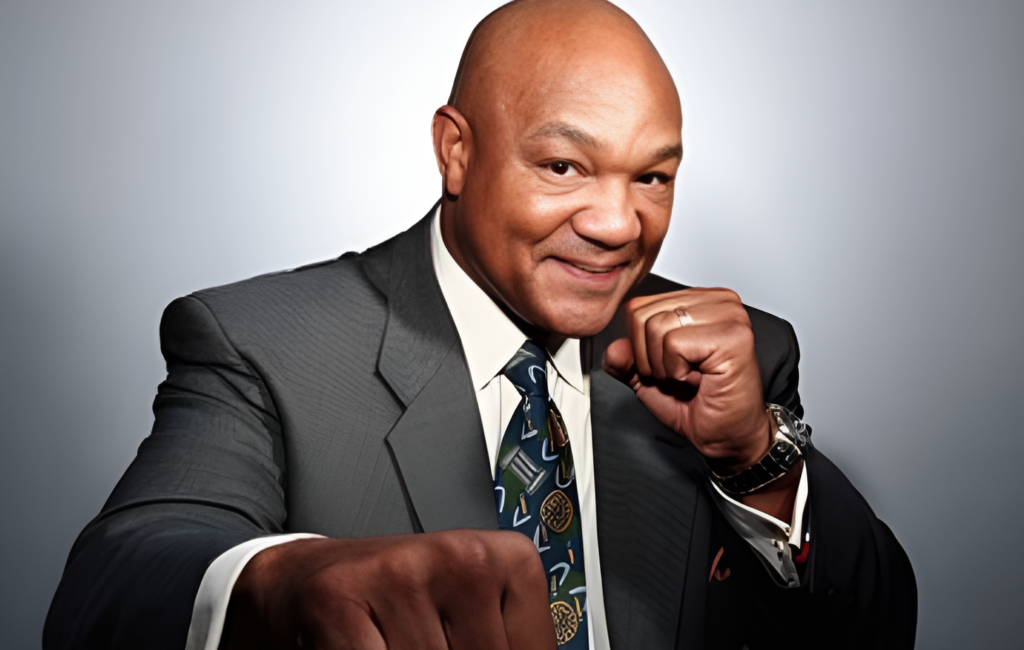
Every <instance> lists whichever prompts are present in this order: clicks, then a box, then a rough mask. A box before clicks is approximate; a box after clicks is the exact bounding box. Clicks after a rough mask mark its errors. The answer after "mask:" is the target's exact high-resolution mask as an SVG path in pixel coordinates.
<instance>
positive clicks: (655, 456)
mask: <svg viewBox="0 0 1024 650" xmlns="http://www.w3.org/2000/svg"><path fill="white" fill-rule="evenodd" d="M616 336H617V332H615V329H614V327H612V328H610V331H608V332H607V336H606V335H604V334H602V335H601V336H599V337H597V339H596V340H595V341H593V342H592V348H590V347H588V349H587V350H588V352H589V350H590V349H592V350H593V354H594V355H595V356H596V355H597V354H599V353H603V351H604V348H605V347H606V346H607V343H608V342H610V341H611V340H613V339H614V338H615V337H616ZM605 339H607V341H606V340H605ZM591 365H596V364H591V363H590V362H589V361H586V362H585V366H591ZM590 399H591V427H592V430H593V445H594V447H593V448H594V477H595V487H596V496H597V526H598V539H599V540H600V553H601V578H602V583H603V587H604V600H605V609H606V617H607V621H608V634H609V637H610V640H611V645H612V648H616V649H620V648H651V649H656V650H669V649H670V648H676V647H689V645H690V644H689V642H688V640H689V639H699V637H700V635H701V633H702V620H701V621H688V629H685V630H680V612H681V610H682V604H683V596H684V593H683V592H684V585H686V584H687V572H688V565H694V564H699V560H700V559H701V558H700V557H691V549H692V550H693V552H695V553H697V554H698V556H699V555H700V554H701V553H703V552H704V550H703V549H704V546H706V544H703V545H701V544H700V543H696V542H698V541H699V540H697V539H696V537H700V535H701V534H703V533H704V532H706V531H705V530H704V529H706V528H707V526H706V524H704V525H702V522H701V521H698V519H699V518H698V517H697V516H696V515H697V513H698V505H699V500H700V483H701V481H702V480H703V479H702V477H703V469H702V467H701V462H700V459H699V457H698V455H697V453H696V451H695V450H694V449H693V447H692V446H690V445H689V444H688V443H686V442H685V441H684V440H683V439H681V438H680V436H679V435H678V434H676V433H675V432H673V431H671V430H670V429H668V428H667V427H665V426H664V425H662V424H661V423H660V422H658V421H657V420H656V419H655V418H654V416H652V415H651V414H650V412H648V411H647V409H646V408H644V406H643V405H642V404H641V403H640V401H639V400H638V399H637V398H636V396H635V395H634V393H633V391H632V390H630V389H629V388H628V387H627V386H625V385H623V384H621V383H620V382H618V381H616V380H615V379H612V378H611V377H609V376H608V375H607V374H606V373H605V372H604V371H601V370H594V369H591V397H590ZM695 530H696V531H697V534H696V536H695V532H694V531H695ZM691 571H692V569H691ZM690 577H691V578H693V576H690ZM690 582H691V583H692V586H691V589H694V591H695V592H697V591H699V588H700V586H702V585H700V583H699V581H698V582H694V581H693V580H691V581H690ZM690 596H691V598H692V599H693V600H694V601H695V603H697V604H699V603H702V602H703V599H702V598H700V597H699V595H695V594H690ZM687 606H688V607H687V609H691V608H692V607H693V604H691V603H690V602H689V599H688V602H687ZM700 618H701V619H702V618H703V617H700ZM695 626H697V627H695ZM679 633H681V636H680V635H679ZM677 637H679V638H677ZM677 644H678V645H677Z"/></svg>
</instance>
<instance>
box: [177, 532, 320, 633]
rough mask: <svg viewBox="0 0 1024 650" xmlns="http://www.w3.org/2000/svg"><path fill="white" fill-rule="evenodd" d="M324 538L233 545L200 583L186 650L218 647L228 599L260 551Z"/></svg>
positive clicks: (295, 536)
mask: <svg viewBox="0 0 1024 650" xmlns="http://www.w3.org/2000/svg"><path fill="white" fill-rule="evenodd" d="M310 537H323V536H322V535H313V534H310V533H293V534H289V535H270V536H268V537H257V538H256V539H250V540H249V541H247V542H242V543H241V544H239V545H238V546H235V547H233V548H230V549H228V550H226V551H224V552H223V553H221V554H220V555H219V556H217V559H216V560H214V561H213V563H212V564H210V567H209V568H208V569H206V573H204V574H203V581H202V582H201V583H199V591H198V593H196V601H195V604H193V605H192V623H191V624H190V625H189V627H188V641H187V642H186V643H185V650H217V646H219V645H220V635H221V633H222V632H223V631H224V618H225V616H227V613H228V601H229V600H231V591H232V590H233V589H234V588H235V581H236V580H238V576H239V575H241V574H242V569H244V568H245V565H246V564H248V563H249V560H251V559H252V558H253V557H254V556H255V555H256V554H257V553H259V552H260V551H263V550H266V549H268V548H270V547H271V546H277V545H278V544H284V543H285V542H292V541H295V540H297V539H308V538H310Z"/></svg>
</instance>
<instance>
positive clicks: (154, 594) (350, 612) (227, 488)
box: [44, 297, 555, 650]
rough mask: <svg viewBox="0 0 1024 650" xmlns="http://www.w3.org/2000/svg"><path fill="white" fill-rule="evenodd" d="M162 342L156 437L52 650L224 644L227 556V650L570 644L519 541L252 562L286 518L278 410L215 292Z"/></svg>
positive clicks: (441, 540) (188, 308) (540, 572)
mask: <svg viewBox="0 0 1024 650" xmlns="http://www.w3.org/2000/svg"><path fill="white" fill-rule="evenodd" d="M161 338H162V344H163V351H164V356H165V357H166V359H167V365H168V378H167V381H165V382H164V383H163V384H162V385H161V386H160V390H159V393H158V396H157V399H156V402H155V404H154V411H155V413H156V423H155V424H154V428H153V433H152V435H150V437H149V438H147V439H146V440H145V441H144V442H143V444H142V446H141V447H140V449H139V454H138V456H137V457H136V459H135V461H134V462H133V463H132V465H131V466H130V467H129V469H128V471H127V472H126V473H125V475H124V477H123V478H122V479H121V481H120V482H119V483H118V485H117V487H116V488H115V490H114V493H113V494H112V495H111V497H110V499H109V500H108V502H107V504H106V505H105V506H104V508H103V511H102V512H101V514H100V515H99V516H98V517H97V518H96V519H95V520H94V521H93V522H92V523H90V524H89V526H88V527H87V528H86V530H85V531H83V533H82V535H81V536H80V537H79V539H78V541H77V542H76V544H75V546H74V548H73V549H72V552H71V556H70V558H69V560H68V564H67V567H66V569H65V573H64V576H63V578H62V581H61V584H60V586H59V587H58V591H57V594H56V596H55V597H54V600H53V603H52V605H51V608H50V612H49V615H48V618H47V622H46V627H45V631H44V646H45V647H46V648H65V647H75V648H78V647H97V648H182V647H184V646H185V645H186V640H187V638H188V636H189V629H190V622H194V623H196V628H195V630H193V633H194V638H192V639H191V642H192V643H193V644H197V643H200V642H203V641H205V645H207V646H209V645H210V644H211V643H212V644H217V643H218V638H217V637H216V636H214V632H216V630H215V628H216V627H217V622H216V621H214V620H213V619H214V618H216V617H218V616H219V613H218V612H213V611H212V608H211V607H207V606H205V605H204V601H203V598H200V599H198V600H197V592H199V590H200V585H201V583H202V582H205V581H206V580H207V578H210V579H211V580H214V579H215V578H216V576H213V575H207V572H208V569H210V568H211V565H212V564H213V563H215V561H216V560H217V559H218V558H221V556H224V558H223V559H226V560H230V561H229V562H227V565H226V566H227V569H226V571H227V573H228V574H229V575H228V579H226V580H223V581H221V582H220V585H221V586H220V588H221V589H230V602H229V603H228V604H227V607H226V609H227V611H226V616H225V617H224V621H223V629H224V637H223V639H221V640H220V643H221V645H222V647H244V648H255V647H267V648H277V647H291V646H293V644H294V643H295V640H296V639H297V638H300V637H301V638H303V639H308V640H309V641H310V642H311V643H315V644H316V645H317V647H351V645H352V644H353V643H356V644H358V645H359V646H360V647H382V645H383V643H384V641H385V640H386V641H387V643H388V645H389V647H393V648H423V647H438V648H443V647H448V646H449V645H450V646H451V647H454V648H477V647H483V646H494V645H497V646H498V647H502V646H503V645H504V647H508V648H510V649H511V650H518V649H521V648H549V647H550V648H553V647H554V641H555V637H554V628H553V625H552V622H551V615H550V609H549V607H548V599H547V595H546V594H547V582H546V577H545V575H544V569H543V566H542V565H541V562H540V558H539V556H538V555H537V552H536V548H535V547H534V546H533V543H532V541H530V539H529V538H527V537H525V536H523V535H521V534H519V533H515V532H509V531H466V530H463V531H442V532H436V533H427V534H422V535H394V536H389V537H378V538H366V539H301V540H294V541H289V542H288V543H284V544H279V545H276V546H273V547H270V548H266V549H263V550H260V551H259V552H257V553H256V554H255V555H254V556H252V557H251V558H250V557H246V556H247V555H248V553H247V552H246V551H247V547H246V545H245V543H246V542H247V541H249V540H253V539H255V538H257V537H262V536H267V535H272V534H276V533H281V532H283V528H284V522H285V520H286V517H287V510H286V507H285V480H284V479H285V476H284V468H285V459H284V449H285V445H284V441H283V434H282V431H281V427H280V424H279V421H278V414H277V412H276V410H275V408H274V403H273V400H272V398H271V396H270V394H269V392H268V390H267V388H266V386H265V384H264V382H263V380H262V379H261V378H260V376H259V373H258V372H256V370H255V369H254V368H253V367H252V365H251V364H250V363H248V361H247V360H246V359H245V358H244V357H243V356H242V355H240V354H239V353H238V352H237V351H236V349H235V347H234V346H233V345H232V344H231V342H230V340H229V338H228V336H227V335H226V334H225V333H224V332H223V331H222V329H221V328H220V326H219V325H218V323H217V321H216V318H215V317H214V315H213V313H211V311H210V310H209V309H208V308H207V307H206V305H205V304H204V303H202V302H201V301H200V300H199V299H198V298H195V297H189V298H184V299H181V300H178V301H175V302H174V303H172V304H171V305H170V306H169V307H168V309H167V311H166V312H165V315H164V319H163V322H162V325H161ZM239 545H241V546H239ZM235 551H239V552H240V553H241V555H242V557H240V558H237V559H236V558H234V557H233V555H234V552H235ZM225 553H227V555H224V554H225ZM235 560H237V561H235ZM212 568H213V569H218V567H217V566H214V567H212ZM217 572H219V569H218V571H214V573H217ZM236 574H237V575H236ZM235 578H237V580H235ZM214 581H215V580H214ZM214 591H216V589H214ZM200 596H202V594H200ZM194 604H195V609H194V607H193V605H194ZM218 610H219V606H218ZM193 612H196V613H197V614H198V616H199V617H200V618H201V617H206V618H209V619H210V620H206V621H204V620H199V619H198V618H197V619H196V620H192V617H193ZM371 612H372V613H371ZM204 623H205V624H207V626H208V628H209V632H210V634H209V635H208V636H207V638H206V639H200V638H198V637H201V636H202V634H201V629H200V628H201V627H202V626H203V625H204ZM210 623H213V624H212V625H211V624H210ZM446 639H447V641H446Z"/></svg>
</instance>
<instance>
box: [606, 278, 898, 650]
mask: <svg viewBox="0 0 1024 650" xmlns="http://www.w3.org/2000/svg"><path fill="white" fill-rule="evenodd" d="M677 309H682V314H680V313H679V312H677V311H676V310H677ZM627 315H628V317H629V325H630V329H629V331H630V338H629V339H620V340H619V341H616V342H615V343H613V344H612V345H611V346H610V347H609V348H608V351H607V353H606V357H605V369H606V370H607V371H608V372H609V374H612V375H613V376H617V377H618V378H619V379H620V380H621V381H624V382H626V383H627V384H628V385H630V386H631V387H632V388H633V389H634V391H635V392H636V393H637V396H638V397H639V398H640V399H641V401H642V402H643V403H644V405H645V406H646V407H647V408H648V409H649V410H650V411H651V412H652V413H653V414H654V415H655V416H656V417H657V418H658V419H659V420H660V421H661V422H662V423H664V424H666V425H667V426H670V427H672V428H673V429H674V430H675V431H677V432H678V433H680V434H681V435H684V436H685V437H687V438H688V439H689V440H690V442H692V443H693V445H694V447H695V448H696V449H697V450H698V451H699V452H701V453H702V454H703V455H704V456H705V458H708V459H709V462H710V463H713V464H715V465H716V467H718V468H722V470H723V473H728V472H729V471H730V470H732V471H739V470H742V469H743V468H745V467H748V466H750V465H751V464H752V463H754V462H756V461H757V460H759V459H760V457H761V456H762V455H763V454H764V453H765V449H766V442H767V440H768V439H769V438H768V436H767V433H766V431H764V430H763V429H762V427H763V426H764V424H763V423H764V419H762V414H763V411H761V410H760V409H761V408H763V404H764V402H765V401H770V402H773V403H778V404H781V405H782V406H785V407H787V408H789V409H790V410H792V411H793V412H794V413H796V414H797V415H798V416H802V408H801V406H800V401H799V395H798V391H797V385H798V372H797V363H798V360H799V349H798V348H797V344H796V339H795V336H793V334H792V329H791V328H789V327H788V325H786V327H779V326H778V324H779V323H780V321H778V320H777V319H771V320H774V321H775V323H774V325H773V324H772V323H770V322H768V321H767V320H766V319H769V318H770V317H768V316H767V315H765V314H763V313H761V312H756V310H744V309H743V308H742V304H741V303H740V302H739V299H738V297H736V296H735V294H734V293H732V292H729V291H726V290H696V291H694V290H686V291H679V292H674V293H669V294H662V295H657V296H645V297H643V298H641V299H636V300H634V301H633V302H631V303H630V305H629V308H628V309H627ZM755 331H757V333H758V340H757V346H756V350H755V346H754V332H755ZM804 471H805V472H806V475H807V477H808V478H809V489H808V490H807V491H808V493H809V504H808V506H807V508H808V510H809V512H807V513H804V514H805V517H804V518H801V523H802V522H803V521H807V522H809V529H810V530H809V532H810V534H811V539H812V542H811V544H810V546H809V548H808V549H807V550H808V551H809V553H808V555H807V556H803V557H801V558H799V559H798V560H797V562H798V567H797V568H798V569H799V573H800V580H799V581H796V582H795V583H793V582H791V583H790V584H793V585H799V588H795V589H786V588H782V587H780V586H779V584H778V583H777V582H776V580H774V579H773V577H772V576H771V574H770V573H769V572H768V571H765V570H764V564H765V563H764V562H763V557H758V555H757V554H756V553H755V551H754V549H753V545H752V544H751V543H749V539H747V536H741V535H740V534H739V533H740V529H741V526H737V525H736V522H735V521H734V519H735V518H734V517H732V516H731V515H734V514H735V511H734V510H733V508H735V507H736V506H735V504H726V505H728V506H730V507H726V506H725V505H722V501H721V500H719V503H720V505H721V506H722V507H721V508H720V513H719V514H716V521H718V522H719V523H720V524H721V523H722V522H723V521H726V520H727V521H728V523H726V524H724V525H719V526H718V529H719V538H720V543H719V542H718V541H716V540H712V547H713V549H712V552H713V553H714V552H715V551H718V549H719V548H722V549H723V550H724V555H723V556H720V557H724V558H726V560H727V562H728V564H719V565H718V566H717V568H718V569H719V575H724V572H725V568H731V569H732V575H735V576H737V578H739V579H732V580H731V582H730V581H728V580H727V581H721V580H714V577H715V574H714V572H713V573H712V576H711V579H709V583H708V584H709V587H708V589H709V592H708V593H709V602H708V625H707V628H708V630H709V631H710V630H715V632H714V633H712V632H709V637H711V636H712V635H713V634H718V635H720V636H721V635H722V634H723V630H727V631H728V632H727V633H726V634H725V636H724V637H721V638H717V640H718V641H723V639H724V640H726V641H728V639H726V637H728V636H729V634H732V633H735V634H736V635H738V636H736V638H735V639H733V640H735V641H736V642H737V643H736V644H735V645H736V647H739V646H740V645H742V644H743V643H747V644H748V645H749V646H750V647H752V648H756V647H776V646H779V645H784V646H786V647H794V648H796V647H823V645H824V646H825V647H878V648H889V647H892V648H906V647H912V646H913V639H914V632H915V626H916V587H915V583H914V577H913V571H912V570H911V568H910V563H909V561H908V560H907V557H906V554H905V553H904V552H903V549H902V548H901V547H900V545H899V543H898V542H897V541H896V539H895V537H894V536H893V535H892V532H891V531H890V530H889V529H888V527H887V526H885V524H884V523H882V522H881V521H879V520H878V519H877V518H876V517H875V516H874V513H873V512H872V511H871V509H870V507H868V505H867V503H866V502H864V500H863V498H862V497H861V496H860V495H859V494H858V493H857V491H856V490H855V489H854V488H853V486H852V485H850V483H849V481H847V480H846V478H845V477H844V476H843V475H842V474H841V473H840V472H839V471H838V470H837V469H836V468H835V466H834V465H832V464H831V463H830V462H829V461H828V459H826V458H825V457H824V456H823V455H822V454H821V453H820V452H817V451H816V450H814V449H813V448H811V449H810V450H809V451H808V453H807V454H806V455H805V462H804V463H799V464H798V465H797V466H795V467H794V468H793V469H792V470H791V472H790V473H788V474H787V475H785V476H784V477H783V478H781V479H779V480H778V481H776V483H773V484H770V485H769V486H767V487H766V488H765V489H762V490H760V491H759V492H758V493H755V494H751V495H748V496H746V497H745V498H744V499H743V502H744V505H747V506H750V507H753V508H758V509H759V510H761V511H762V512H764V513H766V514H768V515H772V516H774V517H776V518H779V519H783V518H784V520H785V521H790V519H789V518H788V515H790V514H791V513H792V509H793V506H794V497H795V495H796V492H797V488H798V486H799V478H800V472H804ZM796 515H797V517H798V518H799V517H800V513H796ZM794 521H795V520H794ZM785 550H786V551H790V549H789V547H788V545H785ZM715 561H716V562H717V561H718V560H717V559H716V560H715ZM729 564H731V566H729ZM723 603H724V604H723ZM716 612H719V613H720V614H721V615H716ZM715 647H718V646H717V645H716V646H715ZM721 647H732V646H731V645H730V644H729V643H724V644H723V645H722V646H721Z"/></svg>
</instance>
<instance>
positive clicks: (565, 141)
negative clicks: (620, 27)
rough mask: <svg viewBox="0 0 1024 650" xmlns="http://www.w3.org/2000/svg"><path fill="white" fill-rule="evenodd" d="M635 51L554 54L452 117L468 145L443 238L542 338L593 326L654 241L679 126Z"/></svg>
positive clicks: (666, 86)
mask: <svg viewBox="0 0 1024 650" xmlns="http://www.w3.org/2000/svg"><path fill="white" fill-rule="evenodd" d="M638 58H639V60H638ZM648 59H649V57H648ZM648 59H644V58H643V57H638V56H637V54H636V53H635V52H633V51H632V50H628V49H627V51H619V52H617V51H615V49H614V48H606V49H605V50H604V51H603V52H602V53H601V54H600V55H592V56H588V57H581V56H564V53H562V54H560V55H558V56H555V57H551V58H549V59H547V60H543V61H540V62H539V63H538V64H537V66H536V68H535V69H530V70H525V71H524V74H523V76H525V77H526V83H520V84H519V86H518V88H521V89H522V90H517V87H516V84H515V83H510V84H509V85H510V86H512V87H511V88H505V89H496V90H495V91H494V92H495V94H496V96H497V97H499V98H500V99H499V101H496V102H492V103H491V105H490V106H489V107H488V108H489V109H490V110H479V111H475V112H473V113H472V114H471V115H467V116H466V119H467V123H468V124H469V126H470V128H471V129H472V143H471V146H470V147H469V155H468V161H467V164H466V171H465V182H464V186H463V188H462V191H461V192H460V195H459V199H458V201H457V202H455V203H453V204H451V205H450V206H447V207H449V208H451V209H450V210H448V213H449V214H446V215H445V217H444V218H445V220H446V221H447V223H446V224H445V226H446V243H449V244H450V245H449V248H451V247H452V246H451V244H454V246H455V247H456V248H457V249H458V254H457V256H456V257H457V259H459V258H460V257H461V259H460V263H461V264H462V265H463V267H464V268H466V269H467V271H469V273H470V275H471V277H473V278H474V279H475V280H476V281H477V283H478V284H480V285H481V286H484V288H485V290H487V291H488V292H489V293H490V294H491V295H492V297H494V298H495V299H496V300H499V301H500V302H501V303H504V304H505V305H506V306H507V307H508V308H509V309H510V310H511V311H513V312H514V313H515V314H516V315H517V316H519V317H520V318H521V319H522V320H524V321H526V322H527V323H528V324H530V325H531V326H533V327H535V328H537V329H539V330H541V331H542V332H547V333H553V334H557V335H562V336H573V337H580V336H589V335H593V334H596V333H597V332H599V331H600V330H601V329H603V328H604V327H605V326H606V325H607V324H608V322H609V321H610V320H611V318H612V316H613V315H614V313H615V310H616V308H617V307H618V305H619V303H620V302H621V300H622V298H623V296H624V294H625V293H626V292H627V291H628V290H629V288H630V287H632V286H633V284H635V283H636V282H637V281H638V280H639V279H640V278H641V277H642V276H643V275H644V274H646V273H647V272H648V271H649V270H650V268H651V266H652V265H653V264H654V260H655V257H656V256H657V254H658V250H659V248H660V246H661V243H662V240H663V239H664V237H665V233H666V231H667V229H668V226H669V220H670V216H671V211H672V199H673V188H674V181H675V176H676V172H677V170H678V167H679V162H680V157H681V154H682V150H681V146H680V130H681V126H682V125H681V116H680V110H679V100H678V95H677V93H676V90H675V87H674V85H673V84H672V82H671V78H670V77H669V76H668V73H667V71H665V70H664V68H663V66H662V65H661V63H660V59H659V60H657V61H650V60H648ZM538 80H544V83H537V81H538ZM449 239H451V242H449Z"/></svg>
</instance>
